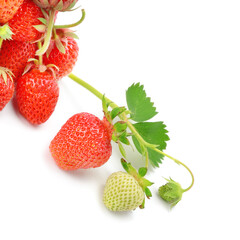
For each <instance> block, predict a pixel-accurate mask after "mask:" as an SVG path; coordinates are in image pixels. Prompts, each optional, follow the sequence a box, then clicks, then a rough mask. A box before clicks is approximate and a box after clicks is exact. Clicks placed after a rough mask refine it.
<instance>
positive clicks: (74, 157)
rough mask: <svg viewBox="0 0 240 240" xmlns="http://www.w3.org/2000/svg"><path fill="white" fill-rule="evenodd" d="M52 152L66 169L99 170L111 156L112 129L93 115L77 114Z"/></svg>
mask: <svg viewBox="0 0 240 240" xmlns="http://www.w3.org/2000/svg"><path fill="white" fill-rule="evenodd" d="M49 149H50V152H51V154H52V157H53V158H54V160H55V161H56V163H57V165H58V166H59V167H60V168H62V169H63V170H76V169H79V168H85V169H86V168H96V167H100V166H102V165H103V164H104V163H106V162H107V161H108V159H109V158H110V156H111V154H112V145H111V128H108V127H107V125H106V124H105V123H104V121H102V120H100V119H99V118H98V117H96V116H94V115H93V114H90V113H86V112H83V113H78V114H75V115H73V116H72V117H71V118H70V119H68V121H67V122H66V123H65V124H64V125H63V126H62V128H61V129H60V131H59V132H58V133H57V135H56V136H55V137H54V139H53V140H52V141H51V143H50V146H49Z"/></svg>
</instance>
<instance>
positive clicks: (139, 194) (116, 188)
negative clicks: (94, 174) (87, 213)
mask: <svg viewBox="0 0 240 240" xmlns="http://www.w3.org/2000/svg"><path fill="white" fill-rule="evenodd" d="M144 198H145V195H144V192H143V189H142V187H141V186H140V185H139V183H138V181H137V180H136V179H135V178H134V177H133V176H132V175H130V174H128V173H125V172H115V173H113V174H112V175H110V176H109V178H108V179H107V182H106V185H105V188H104V194H103V202H104V204H105V206H106V207H107V208H108V209H109V210H111V211H130V210H134V209H136V208H137V207H139V206H140V205H141V204H142V203H143V201H144Z"/></svg>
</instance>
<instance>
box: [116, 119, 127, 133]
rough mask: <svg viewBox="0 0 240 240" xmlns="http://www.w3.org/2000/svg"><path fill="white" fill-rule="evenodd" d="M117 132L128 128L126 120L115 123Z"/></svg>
mask: <svg viewBox="0 0 240 240" xmlns="http://www.w3.org/2000/svg"><path fill="white" fill-rule="evenodd" d="M113 128H114V129H115V130H116V131H117V132H123V131H125V130H126V129H127V124H126V123H125V122H124V121H118V122H116V123H115V124H114V125H113Z"/></svg>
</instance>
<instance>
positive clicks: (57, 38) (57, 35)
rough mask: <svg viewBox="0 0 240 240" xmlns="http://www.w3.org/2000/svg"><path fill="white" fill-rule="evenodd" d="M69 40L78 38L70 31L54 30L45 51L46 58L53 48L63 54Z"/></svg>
mask: <svg viewBox="0 0 240 240" xmlns="http://www.w3.org/2000/svg"><path fill="white" fill-rule="evenodd" d="M69 38H75V39H78V36H77V35H76V34H75V33H74V31H72V30H71V29H54V30H53V36H52V39H51V41H50V43H49V47H48V49H47V51H46V56H47V57H49V55H50V53H51V51H52V50H53V48H54V47H55V46H56V47H57V49H58V50H59V52H61V53H63V54H65V53H66V47H67V45H68V39H69Z"/></svg>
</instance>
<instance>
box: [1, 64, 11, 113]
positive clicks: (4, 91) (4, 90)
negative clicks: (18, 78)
mask: <svg viewBox="0 0 240 240" xmlns="http://www.w3.org/2000/svg"><path fill="white" fill-rule="evenodd" d="M13 94H14V83H13V80H12V73H11V71H9V70H8V69H6V68H3V67H0V111H1V110H2V109H3V108H4V107H5V106H6V104H7V103H8V102H9V101H10V100H11V99H12V97H13Z"/></svg>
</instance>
